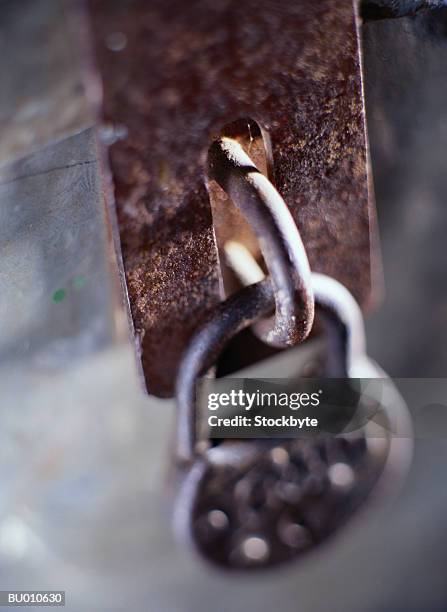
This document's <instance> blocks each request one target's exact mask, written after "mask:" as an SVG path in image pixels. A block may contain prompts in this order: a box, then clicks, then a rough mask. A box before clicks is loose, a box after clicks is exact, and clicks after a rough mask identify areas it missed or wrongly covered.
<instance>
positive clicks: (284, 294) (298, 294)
mask: <svg viewBox="0 0 447 612" xmlns="http://www.w3.org/2000/svg"><path fill="white" fill-rule="evenodd" d="M208 159H209V170H208V174H209V176H210V178H212V179H214V180H215V181H216V182H217V183H218V184H219V185H220V187H221V188H222V189H223V190H224V191H225V192H226V193H227V194H228V196H229V197H230V198H231V200H232V201H233V203H234V204H235V205H236V206H237V207H238V208H239V210H240V211H241V213H242V214H243V215H244V216H245V218H246V219H247V221H248V222H249V223H250V225H251V226H252V228H253V230H254V232H255V234H256V235H257V238H258V240H259V245H260V248H261V252H262V254H263V256H264V260H265V263H266V266H267V268H268V271H269V274H270V277H271V281H272V284H273V288H274V293H275V297H274V300H275V304H276V312H275V316H274V320H273V321H272V320H271V319H267V320H265V319H264V320H263V321H259V322H258V323H257V325H256V329H255V331H256V332H257V334H258V335H259V336H260V337H261V339H262V340H263V341H264V342H266V343H267V344H271V345H273V346H277V347H284V346H293V345H294V344H298V343H299V342H302V341H303V340H304V339H305V338H306V337H307V336H308V334H309V332H310V330H311V329H312V324H313V318H314V299H313V294H312V287H311V283H310V274H311V273H310V268H309V262H308V259H307V255H306V251H305V249H304V245H303V242H302V240H301V237H300V234H299V231H298V229H297V227H296V225H295V222H294V220H293V217H292V215H291V214H290V211H289V209H288V208H287V205H286V204H285V202H284V200H283V198H282V197H281V196H280V195H279V193H278V192H277V190H276V189H275V187H274V186H273V185H272V183H271V182H270V181H269V180H268V179H267V177H265V176H264V175H263V174H262V173H261V172H259V170H258V169H257V168H256V166H255V164H254V163H253V162H252V160H251V159H250V157H249V156H248V155H247V154H246V152H245V151H244V149H243V148H242V147H241V145H240V144H239V143H238V142H237V141H236V140H233V139H232V138H221V139H220V140H218V141H216V142H214V143H213V145H212V146H211V148H210V152H209V158H208ZM272 310H273V308H272ZM267 314H268V313H267Z"/></svg>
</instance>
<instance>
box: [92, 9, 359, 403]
mask: <svg viewBox="0 0 447 612" xmlns="http://www.w3.org/2000/svg"><path fill="white" fill-rule="evenodd" d="M90 8H91V14H92V22H93V25H92V28H93V34H94V39H95V45H96V51H97V60H98V66H99V70H100V72H101V76H102V80H103V86H104V116H105V118H106V120H107V121H109V122H112V123H114V124H117V125H119V126H124V127H125V130H121V131H122V132H125V133H126V134H127V137H125V138H124V139H122V140H120V141H119V142H116V143H115V144H113V146H112V147H111V150H110V154H111V163H112V170H113V174H114V180H115V187H116V198H117V206H118V216H119V223H120V232H121V243H122V251H123V258H124V265H125V270H126V278H127V284H128V291H129V297H130V304H131V309H132V315H133V321H134V324H135V329H136V336H137V344H139V345H141V351H142V361H143V367H144V370H145V375H146V380H147V384H148V388H149V390H150V391H151V392H154V393H158V394H162V395H163V394H170V393H171V392H172V383H173V380H174V376H175V372H176V370H177V367H178V361H179V358H180V355H181V353H182V351H183V349H184V347H185V345H186V343H187V341H188V339H189V337H190V336H191V334H192V333H193V331H194V329H195V328H196V327H197V325H198V324H199V323H200V321H201V320H202V319H203V317H204V316H206V314H207V311H209V310H210V309H211V308H212V307H214V305H215V304H216V302H218V301H219V274H218V264H217V257H216V249H215V243H214V237H213V232H212V224H211V214H210V206H209V198H208V194H207V191H206V187H205V182H204V164H205V158H206V152H207V150H208V147H209V145H210V144H211V141H212V139H213V138H214V137H216V136H218V135H219V133H220V130H221V129H222V127H223V126H224V125H225V124H228V123H230V122H232V121H235V120H237V119H238V118H241V117H251V118H253V119H254V120H255V121H257V122H258V124H259V125H260V126H261V128H263V129H264V130H266V131H267V132H268V134H269V137H270V139H271V143H272V161H273V168H274V178H275V183H276V187H277V189H278V191H279V192H280V193H281V195H282V196H283V197H284V199H285V201H286V203H287V204H288V206H289V208H290V210H291V212H292V215H293V217H294V218H295V220H296V222H297V224H298V227H299V229H300V232H301V233H302V236H303V241H304V244H305V246H306V249H307V252H308V254H309V260H310V263H311V266H312V267H313V269H314V270H316V271H320V272H324V273H326V274H329V275H332V276H334V277H335V278H337V279H338V280H340V281H342V282H343V283H345V284H346V285H347V286H348V288H349V289H350V290H351V291H352V293H353V294H354V295H355V297H356V298H357V300H358V301H359V302H360V303H361V304H362V305H365V303H366V302H367V301H368V298H369V296H370V240H369V233H368V224H369V210H368V193H367V177H366V159H365V130H364V122H363V103H362V94H361V76H360V66H359V49H358V43H357V36H356V27H355V20H354V10H353V5H352V4H351V3H350V2H338V1H336V0H324V1H321V2H318V3H315V2H313V1H312V0H303V1H302V2H299V3H297V2H288V1H283V2H271V1H270V0H262V1H256V2H255V1H254V0H247V1H245V2H242V3H241V2H238V1H236V0H225V1H224V0H218V1H215V0H213V1H211V0H193V1H191V2H188V3H184V2H183V1H180V0H153V1H151V2H145V1H143V0H125V1H121V0H120V1H112V2H111V1H110V0H107V2H106V1H105V0H91V1H90ZM353 252H355V257H353V256H352V253H353ZM138 348H140V347H138Z"/></svg>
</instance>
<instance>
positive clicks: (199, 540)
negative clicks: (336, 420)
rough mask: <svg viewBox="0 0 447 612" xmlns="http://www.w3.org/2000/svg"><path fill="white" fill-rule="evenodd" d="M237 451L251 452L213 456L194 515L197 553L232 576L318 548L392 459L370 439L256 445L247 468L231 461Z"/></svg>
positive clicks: (227, 448) (221, 450)
mask: <svg viewBox="0 0 447 612" xmlns="http://www.w3.org/2000/svg"><path fill="white" fill-rule="evenodd" d="M238 445H239V446H242V445H245V446H247V444H246V443H244V442H232V443H231V444H222V445H220V446H219V447H218V448H214V449H210V450H209V451H208V453H207V456H206V459H205V463H204V471H203V475H202V478H201V479H200V481H199V482H198V483H197V489H196V492H195V497H194V503H193V507H192V512H191V524H190V529H191V530H192V536H193V538H192V539H193V541H194V542H195V546H196V548H197V549H198V551H199V552H200V553H201V555H203V556H204V557H206V558H207V559H208V560H209V561H211V562H212V563H214V564H216V565H218V566H220V567H224V568H227V569H244V570H250V569H259V568H268V567H272V566H275V565H278V564H281V563H284V562H287V561H290V560H292V559H294V558H297V557H300V556H301V555H303V554H304V553H307V552H308V551H309V550H311V549H313V548H315V547H316V546H318V545H319V544H320V543H321V542H323V541H324V540H326V539H327V538H328V537H329V536H331V535H332V534H333V533H334V532H336V531H337V529H338V528H339V527H340V526H342V525H343V524H344V523H345V522H346V521H347V520H349V518H350V517H351V515H352V514H353V513H354V512H355V511H356V510H357V509H358V507H359V506H361V505H362V503H363V502H364V501H365V499H366V498H367V497H368V496H369V494H370V492H371V490H372V489H373V488H374V486H375V484H376V483H377V480H378V478H379V477H380V475H381V473H382V471H383V468H384V465H385V463H386V458H387V454H388V445H387V444H384V445H382V448H381V452H379V453H377V452H375V451H374V449H372V448H371V447H370V445H369V444H368V443H367V439H366V436H365V435H364V433H361V434H358V435H356V436H353V437H350V438H349V437H339V438H335V437H333V438H332V437H331V438H325V439H321V440H318V441H315V440H313V441H312V440H303V439H301V440H287V441H284V440H268V441H267V440H266V441H260V440H257V441H251V443H250V450H249V451H247V449H246V448H245V449H244V452H243V455H242V456H243V457H244V460H243V461H242V462H241V463H240V464H237V463H235V462H234V459H233V457H230V455H233V453H234V452H235V451H236V452H237V448H235V446H236V447H237V446H238ZM376 451H377V449H376ZM227 453H228V460H227V461H226V460H225V455H226V454H227Z"/></svg>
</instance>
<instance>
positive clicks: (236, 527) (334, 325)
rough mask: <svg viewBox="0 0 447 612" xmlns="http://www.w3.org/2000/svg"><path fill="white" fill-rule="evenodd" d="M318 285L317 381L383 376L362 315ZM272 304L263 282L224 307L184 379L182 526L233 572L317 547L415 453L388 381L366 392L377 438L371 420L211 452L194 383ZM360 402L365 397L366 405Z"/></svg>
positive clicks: (339, 291) (201, 338)
mask: <svg viewBox="0 0 447 612" xmlns="http://www.w3.org/2000/svg"><path fill="white" fill-rule="evenodd" d="M313 284H314V290H315V297H316V304H317V306H318V307H319V309H320V313H322V314H323V315H324V316H325V319H326V326H325V327H326V333H327V334H328V335H330V336H331V338H329V340H330V341H329V342H328V344H327V347H326V350H328V351H329V353H332V354H329V356H327V357H329V358H326V360H325V364H324V366H323V369H322V372H320V375H322V376H324V377H327V376H335V377H346V376H348V377H349V376H356V377H368V378H370V377H371V378H375V377H379V378H383V377H385V374H384V373H383V372H382V371H380V370H379V369H378V368H377V367H376V366H375V364H373V363H372V362H371V361H369V360H368V359H367V357H366V354H365V353H364V349H365V340H364V330H363V322H362V317H361V313H360V310H359V308H358V306H357V304H356V303H355V301H354V300H353V298H352V296H351V295H350V294H349V292H347V290H346V289H345V288H344V287H343V286H341V285H340V284H339V283H338V282H336V281H334V280H333V279H330V278H328V277H326V276H324V275H319V274H317V275H315V276H314V279H313ZM248 291H251V294H249V293H247V292H248ZM269 301H270V304H272V303H273V295H272V292H271V289H269V286H268V280H264V281H261V282H260V283H258V284H257V285H250V286H249V287H247V288H245V289H244V290H243V291H242V292H240V293H239V294H237V295H235V296H232V297H231V298H229V299H228V300H227V301H226V302H224V303H223V304H222V305H221V307H220V312H219V313H218V315H216V316H215V317H213V318H212V319H211V320H210V321H209V322H208V324H206V325H205V326H203V328H202V329H201V330H200V332H199V333H197V334H196V336H195V337H194V339H193V341H192V343H191V345H190V347H189V349H188V351H187V353H186V355H185V357H184V360H183V361H182V366H181V368H180V376H179V380H178V407H179V427H178V446H177V453H178V455H177V460H178V462H179V466H180V468H181V469H183V470H185V475H184V480H183V483H182V485H181V487H180V493H179V497H178V500H177V506H176V507H177V512H176V514H175V523H176V527H177V530H178V531H179V533H180V534H182V535H183V537H185V536H186V539H187V540H188V541H189V542H192V543H193V545H194V547H195V548H196V550H197V551H198V552H199V553H200V554H201V555H203V556H204V557H205V558H206V559H207V560H208V561H211V562H213V563H215V564H217V565H219V566H223V567H226V568H229V569H244V570H245V569H256V568H265V567H271V566H275V565H278V564H281V563H284V562H287V561H290V560H292V559H296V558H299V557H301V556H302V555H303V554H305V553H307V552H308V551H310V550H312V549H313V548H315V547H316V546H318V545H320V544H321V543H323V542H324V541H326V539H327V538H328V537H329V536H331V535H332V534H334V533H335V532H337V531H338V530H339V529H340V528H341V527H342V526H343V525H344V524H345V523H346V522H347V521H349V520H350V519H351V518H352V516H353V515H354V514H355V513H356V512H357V510H358V509H359V508H360V506H361V505H362V504H363V503H364V502H365V500H366V499H367V498H368V497H369V496H370V494H371V493H372V492H373V490H374V489H375V486H376V485H377V483H378V482H379V480H380V479H381V478H382V475H383V474H384V473H385V470H387V472H391V473H392V474H393V475H394V477H395V476H396V474H398V472H399V471H400V464H401V462H402V457H403V456H408V455H409V454H410V453H411V447H412V443H411V440H410V439H409V436H410V429H411V428H410V426H409V424H408V416H407V409H406V407H405V405H404V404H403V403H402V400H400V399H399V396H398V394H397V393H396V392H395V391H393V389H392V383H391V382H389V381H388V383H389V384H388V389H387V391H386V392H385V393H384V392H383V389H380V391H381V392H382V393H381V396H380V397H379V394H378V396H377V397H374V399H372V397H373V396H372V395H371V392H369V395H368V400H367V401H368V402H369V403H370V402H371V401H374V402H375V403H376V405H377V409H378V410H380V412H381V414H382V416H383V419H384V420H383V425H384V429H383V430H382V431H381V433H377V430H376V432H375V434H374V436H375V437H374V439H373V440H372V441H371V440H370V436H371V433H370V432H369V429H370V425H369V424H368V422H366V421H365V422H364V423H363V424H362V425H361V426H360V427H358V428H357V429H356V431H355V435H354V436H353V435H352V432H351V433H346V430H343V432H340V433H337V435H327V434H326V435H323V436H321V437H318V438H316V439H313V440H308V439H303V438H301V439H300V438H298V439H295V440H271V439H270V440H243V441H242V440H225V441H222V440H220V441H214V443H215V445H214V446H212V447H209V445H208V444H207V443H205V444H204V442H205V441H204V440H200V439H199V438H198V436H197V432H196V412H197V410H198V408H197V400H196V381H197V377H198V376H199V374H201V373H204V372H205V371H206V370H207V369H209V367H210V366H211V364H212V360H214V359H216V357H217V355H218V352H219V350H221V349H222V347H223V346H224V345H225V343H226V342H227V341H228V339H229V338H231V336H232V335H234V333H236V332H237V331H238V330H239V329H240V328H241V327H242V326H244V325H247V324H248V323H249V322H250V320H252V319H253V318H255V317H256V316H260V315H261V316H262V314H263V310H265V308H266V307H267V306H268V303H269ZM328 315H329V316H328ZM331 357H332V358H331ZM390 390H391V394H390ZM363 401H364V400H363V399H362V397H361V396H360V406H361V403H362V402H363ZM341 410H343V408H342V407H341ZM397 415H399V417H400V420H401V423H402V422H403V423H404V424H405V426H404V428H403V429H401V430H400V432H399V435H404V436H406V438H402V439H398V438H393V436H392V435H391V429H389V428H390V424H391V423H393V422H394V420H395V419H396V418H397ZM388 429H389V430H388ZM377 436H378V437H377ZM219 442H220V443H219ZM216 443H217V444H216ZM340 470H341V479H339V478H338V475H340V474H338V475H337V473H338V472H339V471H340Z"/></svg>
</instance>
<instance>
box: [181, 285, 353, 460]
mask: <svg viewBox="0 0 447 612" xmlns="http://www.w3.org/2000/svg"><path fill="white" fill-rule="evenodd" d="M312 284H313V287H314V292H315V297H316V304H317V308H318V309H319V310H321V312H322V313H323V316H325V317H326V318H328V319H329V325H328V327H329V330H330V329H331V327H332V326H333V322H334V321H335V322H336V323H337V324H339V325H342V327H343V330H342V331H343V336H344V338H345V342H344V343H343V345H344V346H343V347H340V346H337V347H336V349H337V350H336V351H334V354H335V356H336V359H337V360H340V362H343V366H342V367H341V368H340V369H339V371H338V372H337V373H336V376H337V377H340V378H347V377H348V376H349V373H350V366H351V362H352V361H353V359H354V358H357V357H358V356H360V355H361V354H363V353H364V331H363V323H362V317H361V313H360V309H359V307H358V305H357V303H356V301H355V300H354V298H353V297H352V295H351V294H350V293H349V291H348V290H347V289H346V288H345V287H344V286H343V285H342V284H341V283H339V282H338V281H336V280H334V279H332V278H330V277H328V276H325V275H323V274H312ZM273 305H274V290H273V285H272V283H271V282H270V279H269V278H266V279H265V280H263V281H261V282H260V283H256V284H254V285H249V286H247V287H245V288H244V289H242V290H241V291H239V292H238V293H236V294H235V295H233V296H231V297H230V298H228V299H227V300H225V301H224V302H222V303H221V304H220V305H219V306H218V308H217V309H216V310H215V312H214V313H213V316H212V318H211V319H210V320H209V321H208V322H207V323H205V325H204V326H203V327H202V328H201V329H200V330H199V331H198V332H197V333H196V335H195V336H194V337H193V339H192V341H191V343H190V345H189V347H188V349H187V351H186V353H185V355H184V357H183V359H182V362H181V364H180V369H179V375H178V378H177V403H178V408H179V415H178V440H177V451H178V457H179V459H180V460H185V461H191V460H192V459H193V458H194V454H195V446H196V381H197V379H198V378H199V377H200V376H202V375H204V374H206V372H207V371H208V370H209V369H210V368H211V366H212V365H213V364H214V363H215V362H216V360H217V358H218V356H219V354H220V353H221V351H222V349H223V348H224V347H225V345H226V344H227V343H228V341H229V340H230V339H231V338H232V337H233V336H235V335H236V334H237V333H238V332H239V331H241V330H242V329H244V328H245V327H248V326H249V325H251V324H252V323H253V322H254V321H256V320H257V319H259V317H262V316H264V315H265V314H266V313H268V312H269V311H270V310H271V308H272V306H273ZM338 344H339V341H338ZM340 349H341V350H342V351H343V354H341V353H340Z"/></svg>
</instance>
